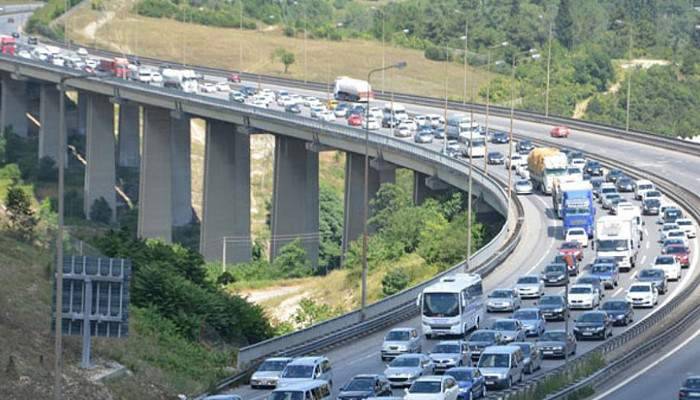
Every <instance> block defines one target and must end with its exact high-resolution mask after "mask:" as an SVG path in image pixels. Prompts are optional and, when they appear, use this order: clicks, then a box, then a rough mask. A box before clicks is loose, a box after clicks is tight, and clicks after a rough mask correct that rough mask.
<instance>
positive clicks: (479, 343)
mask: <svg viewBox="0 0 700 400" xmlns="http://www.w3.org/2000/svg"><path fill="white" fill-rule="evenodd" d="M503 343H504V342H503V338H502V337H501V332H499V331H494V330H491V329H478V330H476V331H474V332H472V334H471V335H470V336H469V339H468V340H467V345H468V346H469V352H470V354H471V357H472V361H478V360H479V357H480V356H481V352H482V351H484V349H485V348H487V347H489V346H498V345H500V344H503Z"/></svg>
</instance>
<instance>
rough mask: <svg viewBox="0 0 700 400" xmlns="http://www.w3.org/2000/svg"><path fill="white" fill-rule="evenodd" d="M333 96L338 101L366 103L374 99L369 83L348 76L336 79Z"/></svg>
mask: <svg viewBox="0 0 700 400" xmlns="http://www.w3.org/2000/svg"><path fill="white" fill-rule="evenodd" d="M333 96H334V97H335V99H336V100H338V101H349V102H358V103H366V102H368V101H370V100H371V99H372V98H373V97H374V94H373V93H372V86H370V84H369V82H367V81H363V80H360V79H354V78H350V77H347V76H339V77H337V78H336V79H335V86H334V88H333Z"/></svg>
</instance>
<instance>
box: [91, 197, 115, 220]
mask: <svg viewBox="0 0 700 400" xmlns="http://www.w3.org/2000/svg"><path fill="white" fill-rule="evenodd" d="M90 220H91V221H94V222H98V223H101V224H105V225H109V224H110V223H111V222H112V207H110V206H109V203H107V200H105V198H104V197H100V198H99V199H97V200H95V201H94V202H93V203H92V206H90Z"/></svg>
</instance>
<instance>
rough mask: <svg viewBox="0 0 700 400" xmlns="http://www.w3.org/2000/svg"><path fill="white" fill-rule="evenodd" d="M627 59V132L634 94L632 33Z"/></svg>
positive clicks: (626, 130)
mask: <svg viewBox="0 0 700 400" xmlns="http://www.w3.org/2000/svg"><path fill="white" fill-rule="evenodd" d="M627 59H628V60H629V62H628V65H629V67H628V68H630V72H629V74H628V76H627V101H626V104H625V132H627V133H629V131H630V97H631V95H632V73H633V70H632V68H633V66H632V34H631V33H630V34H629V49H628V50H627Z"/></svg>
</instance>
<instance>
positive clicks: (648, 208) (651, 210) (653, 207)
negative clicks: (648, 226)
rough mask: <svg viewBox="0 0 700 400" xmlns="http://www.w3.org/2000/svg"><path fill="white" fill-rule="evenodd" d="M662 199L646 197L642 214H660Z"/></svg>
mask: <svg viewBox="0 0 700 400" xmlns="http://www.w3.org/2000/svg"><path fill="white" fill-rule="evenodd" d="M659 208H661V201H660V200H659V199H653V198H652V199H646V200H644V201H642V214H644V215H659Z"/></svg>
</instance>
